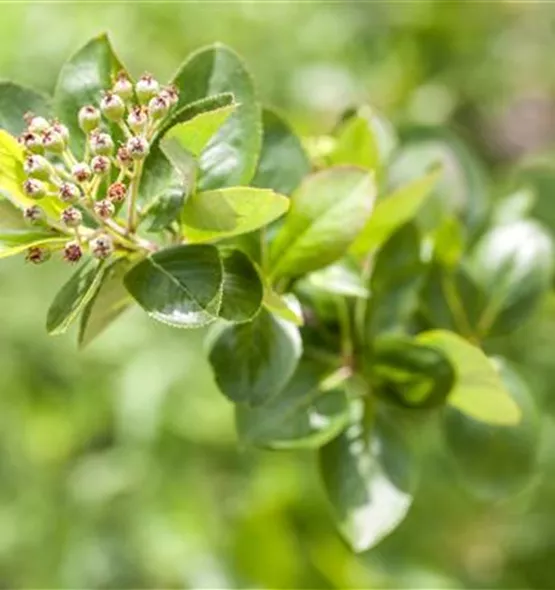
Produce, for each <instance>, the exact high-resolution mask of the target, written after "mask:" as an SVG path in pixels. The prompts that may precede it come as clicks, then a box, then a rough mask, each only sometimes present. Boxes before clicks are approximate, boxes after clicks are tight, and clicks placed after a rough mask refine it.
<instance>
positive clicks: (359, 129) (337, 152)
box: [330, 116, 380, 170]
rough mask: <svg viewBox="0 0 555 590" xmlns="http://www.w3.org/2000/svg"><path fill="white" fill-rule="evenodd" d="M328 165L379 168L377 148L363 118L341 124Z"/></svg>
mask: <svg viewBox="0 0 555 590" xmlns="http://www.w3.org/2000/svg"><path fill="white" fill-rule="evenodd" d="M330 164H332V165H338V164H351V165H353V166H360V167H361V168H368V169H369V170H376V169H377V168H378V167H379V166H380V153H379V147H378V145H377V141H376V138H375V137H374V135H373V133H372V131H371V129H370V127H369V125H368V122H367V120H366V119H365V118H363V117H360V116H354V117H351V118H350V119H347V120H346V121H345V122H344V123H343V124H342V126H341V128H340V129H339V133H338V134H337V141H336V144H335V147H334V150H333V152H332V153H331V155H330Z"/></svg>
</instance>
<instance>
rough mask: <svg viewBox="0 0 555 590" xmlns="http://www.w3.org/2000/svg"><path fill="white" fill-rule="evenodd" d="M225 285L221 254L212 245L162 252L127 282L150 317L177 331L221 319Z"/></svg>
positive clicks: (133, 272) (143, 263) (133, 271)
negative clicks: (173, 327)
mask: <svg viewBox="0 0 555 590" xmlns="http://www.w3.org/2000/svg"><path fill="white" fill-rule="evenodd" d="M222 281H223V265H222V261H221V257H220V253H219V252H218V249H217V248H216V247H214V246H209V245H182V246H175V247H173V248H167V249H165V250H161V251H160V252H156V253H155V254H152V255H150V256H148V257H147V258H145V259H144V260H142V261H141V262H139V263H138V264H137V265H135V266H134V267H133V268H132V269H131V270H130V271H129V272H128V273H127V274H126V275H125V278H124V283H125V286H126V288H127V290H128V291H129V293H130V294H131V295H132V296H133V297H134V299H135V300H136V301H137V303H138V304H139V305H140V306H141V307H142V308H143V309H144V310H145V311H146V312H147V313H148V314H149V315H150V316H151V317H153V318H154V319H156V320H159V321H161V322H164V323H167V324H170V325H172V326H175V327H178V328H198V327H200V326H204V325H206V324H209V323H211V322H213V321H214V320H215V319H216V318H217V317H218V312H219V310H220V306H221V300H222Z"/></svg>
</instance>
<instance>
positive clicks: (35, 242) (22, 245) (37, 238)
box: [0, 231, 67, 259]
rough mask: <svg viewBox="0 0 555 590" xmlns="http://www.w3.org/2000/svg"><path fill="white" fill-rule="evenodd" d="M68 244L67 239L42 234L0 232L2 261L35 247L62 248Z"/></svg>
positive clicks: (0, 256) (0, 255)
mask: <svg viewBox="0 0 555 590" xmlns="http://www.w3.org/2000/svg"><path fill="white" fill-rule="evenodd" d="M66 242H67V237H60V236H56V235H54V236H53V235H52V234H45V233H41V232H33V231H28V232H12V233H3V232H0V259H1V258H8V257H10V256H15V255H16V254H21V253H22V252H25V251H26V250H27V249H28V248H32V247H35V246H50V247H54V248H55V247H59V248H61V247H62V246H63V245H64V244H65V243H66Z"/></svg>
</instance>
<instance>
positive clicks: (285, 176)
mask: <svg viewBox="0 0 555 590" xmlns="http://www.w3.org/2000/svg"><path fill="white" fill-rule="evenodd" d="M262 127H263V136H262V150H261V152H260V159H259V161H258V168H257V169H256V174H255V176H254V179H253V181H252V183H251V184H252V185H253V186H257V187H260V188H271V189H273V190H275V191H276V192H278V193H282V194H284V195H290V194H291V193H292V192H293V191H294V190H295V189H296V188H297V187H298V186H299V184H301V181H302V179H303V178H304V177H305V176H306V175H307V174H308V173H309V172H310V167H311V166H310V160H309V159H308V156H307V155H306V153H305V151H304V148H303V146H302V144H301V142H300V140H299V138H298V137H297V136H296V135H295V134H294V133H293V131H292V130H291V129H290V128H289V126H288V125H287V124H286V123H285V121H283V119H282V118H281V117H280V116H279V115H277V113H275V112H274V111H272V110H270V109H264V110H263V112H262Z"/></svg>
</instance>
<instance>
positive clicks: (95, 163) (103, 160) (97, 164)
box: [91, 156, 112, 176]
mask: <svg viewBox="0 0 555 590" xmlns="http://www.w3.org/2000/svg"><path fill="white" fill-rule="evenodd" d="M111 165H112V162H111V161H110V158H107V157H106V156H95V157H94V158H93V159H92V160H91V170H92V171H93V174H98V175H99V176H104V175H105V174H108V172H110V167H111Z"/></svg>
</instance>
